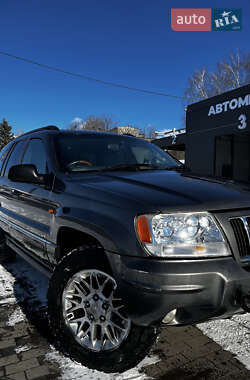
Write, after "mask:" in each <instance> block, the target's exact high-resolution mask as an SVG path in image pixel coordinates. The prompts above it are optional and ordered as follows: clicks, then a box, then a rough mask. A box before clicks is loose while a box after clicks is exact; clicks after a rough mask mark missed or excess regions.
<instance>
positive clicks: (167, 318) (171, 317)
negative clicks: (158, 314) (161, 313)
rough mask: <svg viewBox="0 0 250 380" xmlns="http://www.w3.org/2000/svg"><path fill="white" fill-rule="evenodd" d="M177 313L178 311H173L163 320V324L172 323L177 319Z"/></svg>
mask: <svg viewBox="0 0 250 380" xmlns="http://www.w3.org/2000/svg"><path fill="white" fill-rule="evenodd" d="M176 312H177V309H173V310H171V311H170V312H169V313H168V314H167V315H166V316H165V317H164V318H163V320H162V323H166V324H167V323H169V322H172V320H173V319H174V318H175V316H176Z"/></svg>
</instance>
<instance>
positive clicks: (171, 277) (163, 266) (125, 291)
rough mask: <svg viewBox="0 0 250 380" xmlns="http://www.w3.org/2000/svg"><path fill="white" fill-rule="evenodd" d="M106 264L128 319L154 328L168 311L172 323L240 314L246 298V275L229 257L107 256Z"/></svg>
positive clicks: (249, 283) (249, 277) (249, 280)
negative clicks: (111, 270) (174, 313)
mask: <svg viewBox="0 0 250 380" xmlns="http://www.w3.org/2000/svg"><path fill="white" fill-rule="evenodd" d="M109 255H110V254H109ZM110 263H111V265H112V269H113V273H114V276H115V278H116V280H117V282H118V286H119V289H120V294H121V297H122V298H123V300H124V302H125V305H126V307H127V310H128V315H129V317H130V318H131V319H132V321H133V322H134V323H135V324H138V325H142V326H147V325H159V323H161V321H162V319H163V318H164V317H165V316H166V314H167V313H169V312H170V311H171V310H173V309H177V313H176V316H175V319H174V320H173V321H172V322H171V323H170V324H171V325H185V324H194V323H198V322H203V321H206V320H208V319H211V318H218V317H223V318H225V317H228V316H230V315H233V314H236V313H240V312H242V311H243V309H242V307H241V303H242V298H243V296H245V295H247V294H250V272H248V271H247V270H246V269H243V268H242V267H241V266H240V265H239V264H237V262H236V261H235V260H234V259H233V258H232V257H228V258H221V259H203V260H178V261H177V260H176V261H170V260H169V261H167V260H159V259H152V258H135V257H127V256H119V255H116V254H112V258H111V257H110Z"/></svg>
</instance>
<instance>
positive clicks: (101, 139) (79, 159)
mask: <svg viewBox="0 0 250 380" xmlns="http://www.w3.org/2000/svg"><path fill="white" fill-rule="evenodd" d="M55 145H56V152H57V158H58V161H59V164H60V166H61V168H62V170H63V171H66V172H80V171H81V172H83V171H84V172H85V171H105V170H110V169H113V170H114V169H117V170H119V169H123V170H124V169H126V168H127V169H128V170H129V169H131V168H136V170H149V169H151V170H152V169H172V168H176V167H178V166H181V163H180V162H179V161H177V160H175V159H174V158H172V157H171V156H169V155H168V154H167V153H165V152H164V151H162V150H161V149H160V148H159V147H157V146H156V145H154V144H151V143H148V142H146V141H144V140H140V139H136V138H133V137H127V136H117V135H112V134H110V136H108V135H101V134H100V135H98V134H93V135H91V134H84V133H82V134H81V133H75V134H73V133H72V134H62V135H56V136H55Z"/></svg>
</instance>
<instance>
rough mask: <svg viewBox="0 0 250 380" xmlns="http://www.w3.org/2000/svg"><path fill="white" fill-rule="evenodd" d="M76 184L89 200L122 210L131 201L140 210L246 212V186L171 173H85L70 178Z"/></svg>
mask: <svg viewBox="0 0 250 380" xmlns="http://www.w3.org/2000/svg"><path fill="white" fill-rule="evenodd" d="M90 176H91V177H90ZM71 179H73V178H71ZM78 181H79V182H80V185H81V188H82V187H84V188H85V189H86V188H89V192H88V194H91V196H90V197H91V199H93V198H96V197H97V196H98V200H99V201H101V199H103V201H105V200H106V201H107V199H109V201H110V199H112V202H113V203H116V201H118V200H119V201H120V202H121V199H122V200H123V201H124V202H125V204H124V206H125V207H127V206H129V204H128V203H129V201H131V202H136V203H137V204H138V203H139V204H143V206H144V209H145V208H146V209H156V210H161V211H164V209H165V208H167V209H168V211H169V210H170V209H172V210H179V211H180V210H183V211H185V210H190V208H191V209H192V210H194V211H195V210H200V211H202V210H210V211H212V210H214V211H215V210H223V209H224V210H226V209H233V208H250V185H249V187H248V186H247V185H240V184H235V183H232V182H230V181H217V180H212V179H209V178H205V177H204V178H198V177H194V176H192V175H190V174H183V173H178V172H175V171H164V170H154V171H151V170H145V171H140V172H138V171H136V172H127V171H126V172H124V171H119V172H104V173H93V174H91V173H88V175H87V176H86V175H84V180H83V175H79V176H77V178H76V177H74V180H73V182H78ZM86 190H87V189H86ZM107 196H108V198H107ZM122 203H123V202H122ZM120 206H121V204H120Z"/></svg>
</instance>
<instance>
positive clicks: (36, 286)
mask: <svg viewBox="0 0 250 380" xmlns="http://www.w3.org/2000/svg"><path fill="white" fill-rule="evenodd" d="M3 266H4V268H5V269H6V270H7V271H8V272H9V273H10V274H11V275H12V276H13V277H14V284H13V290H14V296H15V298H16V300H17V305H18V306H19V307H20V309H21V311H22V313H23V314H24V316H25V319H27V321H28V322H29V324H31V325H33V326H34V327H35V330H36V331H37V334H36V337H35V339H36V342H39V337H40V338H41V339H45V340H46V341H47V343H48V349H49V345H50V344H52V345H53V346H54V347H55V348H56V349H57V350H58V351H60V352H62V353H63V354H65V350H64V349H63V348H62V347H60V346H59V345H58V344H57V342H55V341H54V339H53V334H52V332H51V329H50V327H49V323H48V318H47V312H46V293H47V286H48V279H47V278H46V277H45V276H43V275H42V274H40V273H39V272H37V271H36V270H35V269H33V268H32V267H31V266H30V265H29V264H27V263H26V262H25V261H23V260H22V259H21V258H19V257H18V258H17V261H16V262H14V263H11V264H5V265H3ZM152 354H153V355H156V356H158V357H159V359H160V360H159V361H158V362H157V363H155V364H152V365H148V366H147V367H143V369H142V371H143V372H144V373H145V375H146V377H149V378H153V379H158V380H180V379H181V380H203V379H204V380H212V379H214V380H215V379H216V380H217V379H221V380H229V379H237V380H243V379H244V380H246V379H250V372H249V371H248V370H247V369H246V368H245V366H244V365H243V364H242V363H240V362H239V361H238V360H237V359H236V358H235V357H234V355H233V354H231V353H230V352H228V351H224V350H223V349H222V347H221V346H219V345H218V344H216V343H215V342H214V341H212V340H211V339H210V338H208V337H207V336H205V335H203V333H202V332H201V331H200V330H199V329H198V328H196V327H193V326H186V327H167V328H165V329H163V330H162V332H161V334H160V336H159V339H158V341H157V343H156V344H155V345H154V346H153V349H152Z"/></svg>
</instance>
